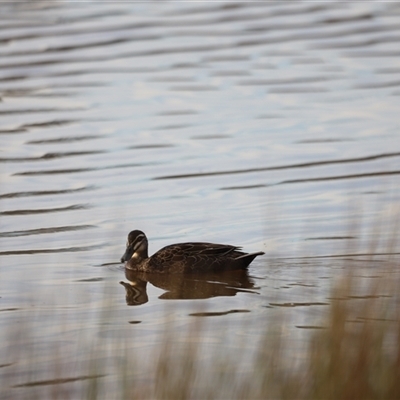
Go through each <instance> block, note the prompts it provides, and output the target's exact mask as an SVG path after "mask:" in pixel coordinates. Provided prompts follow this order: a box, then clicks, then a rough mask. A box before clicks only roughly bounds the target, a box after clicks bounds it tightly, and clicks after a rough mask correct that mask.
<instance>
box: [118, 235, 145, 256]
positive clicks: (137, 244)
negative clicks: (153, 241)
mask: <svg viewBox="0 0 400 400" xmlns="http://www.w3.org/2000/svg"><path fill="white" fill-rule="evenodd" d="M147 248H148V242H147V237H146V235H145V234H144V233H143V232H142V231H138V230H135V231H132V232H129V235H128V241H127V242H126V251H125V254H124V255H123V256H122V258H121V262H127V261H129V260H131V259H134V260H137V261H141V260H144V259H146V258H148V254H147Z"/></svg>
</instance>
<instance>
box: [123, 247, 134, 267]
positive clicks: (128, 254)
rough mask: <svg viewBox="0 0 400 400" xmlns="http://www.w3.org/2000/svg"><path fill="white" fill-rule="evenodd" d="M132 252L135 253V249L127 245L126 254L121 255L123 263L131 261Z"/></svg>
mask: <svg viewBox="0 0 400 400" xmlns="http://www.w3.org/2000/svg"><path fill="white" fill-rule="evenodd" d="M132 254H133V249H132V248H130V247H127V248H126V251H125V253H124V255H123V256H122V257H121V262H122V263H123V262H127V261H129V260H130V259H131V257H132Z"/></svg>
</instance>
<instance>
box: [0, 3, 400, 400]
mask: <svg viewBox="0 0 400 400" xmlns="http://www.w3.org/2000/svg"><path fill="white" fill-rule="evenodd" d="M0 15H1V17H0V18H1V28H0V54H1V57H0V99H1V102H0V140H1V153H0V166H1V168H0V184H1V186H0V224H1V225H0V243H1V248H0V262H1V280H0V321H1V326H2V330H1V331H2V332H1V334H0V338H1V340H0V343H2V345H1V346H0V360H1V361H0V367H2V368H0V373H1V375H2V377H3V378H4V379H5V380H2V382H7V384H3V385H2V390H3V393H4V396H5V397H7V396H8V397H10V398H15V396H18V397H19V398H23V397H24V396H27V397H29V396H30V394H31V393H32V390H33V389H32V387H30V386H24V385H26V384H29V383H32V382H33V383H35V382H36V383H37V382H39V384H37V386H35V390H41V389H42V388H43V387H46V388H47V387H48V385H49V383H47V384H46V385H44V384H43V385H41V384H40V382H41V381H49V380H50V381H51V380H52V379H53V378H54V377H55V376H56V375H55V373H54V363H55V361H54V360H58V359H59V357H58V356H59V353H60V352H62V353H63V355H64V356H63V360H62V363H61V367H60V368H61V370H60V371H61V372H60V371H58V372H60V373H59V375H61V376H62V377H65V378H70V377H72V378H74V377H78V378H79V377H83V376H86V375H87V373H86V372H85V371H84V368H83V367H82V365H81V361H82V362H83V360H87V359H89V358H91V356H93V354H92V353H90V349H88V347H87V343H88V342H93V341H95V342H96V346H97V347H96V348H97V349H98V350H96V352H97V353H96V354H97V355H96V356H97V357H98V358H99V359H104V357H107V358H108V359H109V362H108V363H107V365H110V366H112V365H114V364H115V363H118V360H119V359H117V357H116V356H115V354H116V353H113V351H112V350H113V348H114V346H116V342H117V341H120V340H127V339H129V338H132V347H133V348H135V351H136V352H137V354H138V357H142V360H147V359H148V358H150V357H151V355H150V353H151V352H150V350H151V349H152V348H153V347H154V344H156V343H160V342H162V340H163V339H162V337H163V334H164V332H165V330H166V328H167V327H170V328H171V327H172V329H177V330H179V331H182V330H185V329H188V326H189V323H190V322H191V321H193V319H196V318H200V317H204V318H203V320H204V321H206V322H204V330H203V333H202V341H203V342H204V343H207V344H208V347H206V349H208V350H207V351H209V352H212V351H214V350H215V348H216V347H220V346H221V345H224V346H225V347H226V348H227V349H230V348H232V349H235V348H236V347H237V346H239V345H240V346H242V345H243V341H245V342H246V343H248V345H249V348H250V349H254V348H255V345H256V343H257V340H258V338H259V334H260V331H261V330H262V328H264V327H265V326H266V325H268V321H270V319H271V318H272V317H273V315H274V313H276V311H277V310H278V309H282V308H284V310H285V316H286V322H287V327H286V330H285V335H286V336H288V337H289V338H291V340H293V343H301V342H303V341H304V340H305V339H306V338H307V335H309V333H310V332H311V331H312V329H302V328H307V327H308V328H310V327H313V326H314V327H315V326H319V325H321V317H323V315H324V311H325V310H324V309H326V308H325V307H326V305H327V304H329V287H330V285H331V282H332V281H333V279H334V278H335V276H337V275H338V274H339V273H340V272H341V271H342V269H343V260H344V259H345V260H347V263H349V262H351V263H354V265H357V266H359V267H361V268H362V269H361V271H362V273H360V275H362V276H363V277H364V278H365V279H366V280H368V279H370V278H372V277H374V276H377V275H379V274H381V273H382V272H384V265H385V261H386V260H387V259H388V257H389V256H391V257H393V255H396V254H399V253H400V249H399V247H398V246H396V245H393V246H392V247H389V246H388V245H387V243H388V241H387V238H388V237H391V236H392V232H393V229H394V225H393V221H394V220H395V219H396V216H397V215H398V211H399V206H398V205H399V197H400V191H399V185H398V183H397V182H398V179H399V176H398V175H399V174H400V167H399V158H400V141H399V128H400V119H399V110H400V51H399V42H400V7H399V4H397V3H368V4H363V3H360V2H358V3H352V4H347V3H343V2H329V3H325V2H324V3H296V4H291V3H286V4H281V3H279V2H277V3H250V4H247V3H193V4H191V3H166V4H161V3H157V4H156V3H152V4H145V3H119V4H112V3H102V4H100V3H97V4H96V5H95V6H94V5H91V4H86V3H85V4H78V3H56V2H54V3H51V2H43V3H42V2H34V3H18V4H3V5H1V6H0ZM132 229H141V230H143V231H144V232H146V234H147V235H148V238H149V241H150V253H152V252H154V251H156V250H157V249H159V248H161V247H162V246H164V245H167V244H170V243H174V242H179V241H215V242H222V243H230V244H236V245H241V246H243V248H244V250H246V251H249V252H250V251H259V250H263V251H265V252H266V256H264V257H259V258H257V259H256V260H255V261H254V262H253V263H252V265H251V267H250V269H249V272H248V274H239V275H238V274H230V275H226V276H211V277H204V278H202V279H201V278H199V279H197V278H196V279H194V278H183V277H174V278H168V277H163V278H162V279H161V278H155V279H154V278H152V279H148V278H146V277H143V276H132V275H128V276H125V273H124V269H123V266H122V265H121V264H120V263H119V262H118V261H119V259H120V257H121V255H122V253H123V252H124V247H125V241H126V235H127V233H128V232H129V231H130V230H132ZM373 246H376V247H375V248H374V249H375V250H376V251H377V252H378V253H380V255H379V256H378V257H376V259H375V261H374V262H370V261H371V260H370V257H369V255H368V254H369V253H370V252H371V248H372V247H373ZM347 265H348V264H347ZM377 270H379V271H378V272H377ZM120 281H123V282H125V288H124V286H123V285H120V284H119V282H120ZM129 282H130V283H129ZM146 282H147V283H146ZM361 286H362V285H361ZM360 290H362V287H361V288H360ZM282 306H283V307H282ZM289 306H290V307H289ZM239 343H240V344H239ZM207 351H205V354H207ZM114 356H115V357H114ZM205 357H206V355H205ZM103 369H104V371H103V370H102V371H101V374H103V375H104V378H101V379H103V380H104V382H109V384H110V385H111V386H112V382H113V375H112V374H110V373H109V371H108V370H107V368H103ZM57 376H58V375H57ZM53 383H54V382H53ZM50 384H51V383H50ZM68 384H69V383H64V384H62V385H55V386H57V390H59V388H58V387H59V386H64V387H65V386H67V385H68ZM75 384H76V383H75ZM18 385H20V386H18ZM111 386H110V387H111ZM105 393H106V392H105Z"/></svg>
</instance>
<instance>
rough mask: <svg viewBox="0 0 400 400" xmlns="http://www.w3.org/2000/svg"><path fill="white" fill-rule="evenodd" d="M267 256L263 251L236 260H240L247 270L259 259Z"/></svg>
mask: <svg viewBox="0 0 400 400" xmlns="http://www.w3.org/2000/svg"><path fill="white" fill-rule="evenodd" d="M263 254H265V253H264V252H263V251H258V252H257V253H247V254H243V255H242V256H239V257H238V258H236V260H238V261H239V260H240V261H241V262H242V265H243V268H246V267H247V266H248V265H250V263H251V262H252V261H253V260H254V259H255V258H256V257H257V256H261V255H263Z"/></svg>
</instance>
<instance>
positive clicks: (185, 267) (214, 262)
mask: <svg viewBox="0 0 400 400" xmlns="http://www.w3.org/2000/svg"><path fill="white" fill-rule="evenodd" d="M261 254H264V253H263V252H262V251H260V252H257V253H251V254H249V253H244V252H242V251H240V247H236V246H231V245H228V244H215V243H200V242H193V243H177V244H172V245H170V246H166V247H164V248H162V249H161V250H159V251H158V252H157V253H155V254H153V255H152V256H151V257H149V256H148V241H147V238H146V235H145V234H144V233H143V232H142V231H139V230H135V231H132V232H130V233H129V235H128V242H127V244H126V252H125V254H124V255H123V256H122V258H121V262H126V265H125V267H126V268H127V269H131V270H134V271H144V272H161V273H184V272H218V271H226V270H235V269H245V268H247V267H248V265H249V264H250V263H251V262H252V261H253V260H254V258H256V257H257V256H259V255H261Z"/></svg>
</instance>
